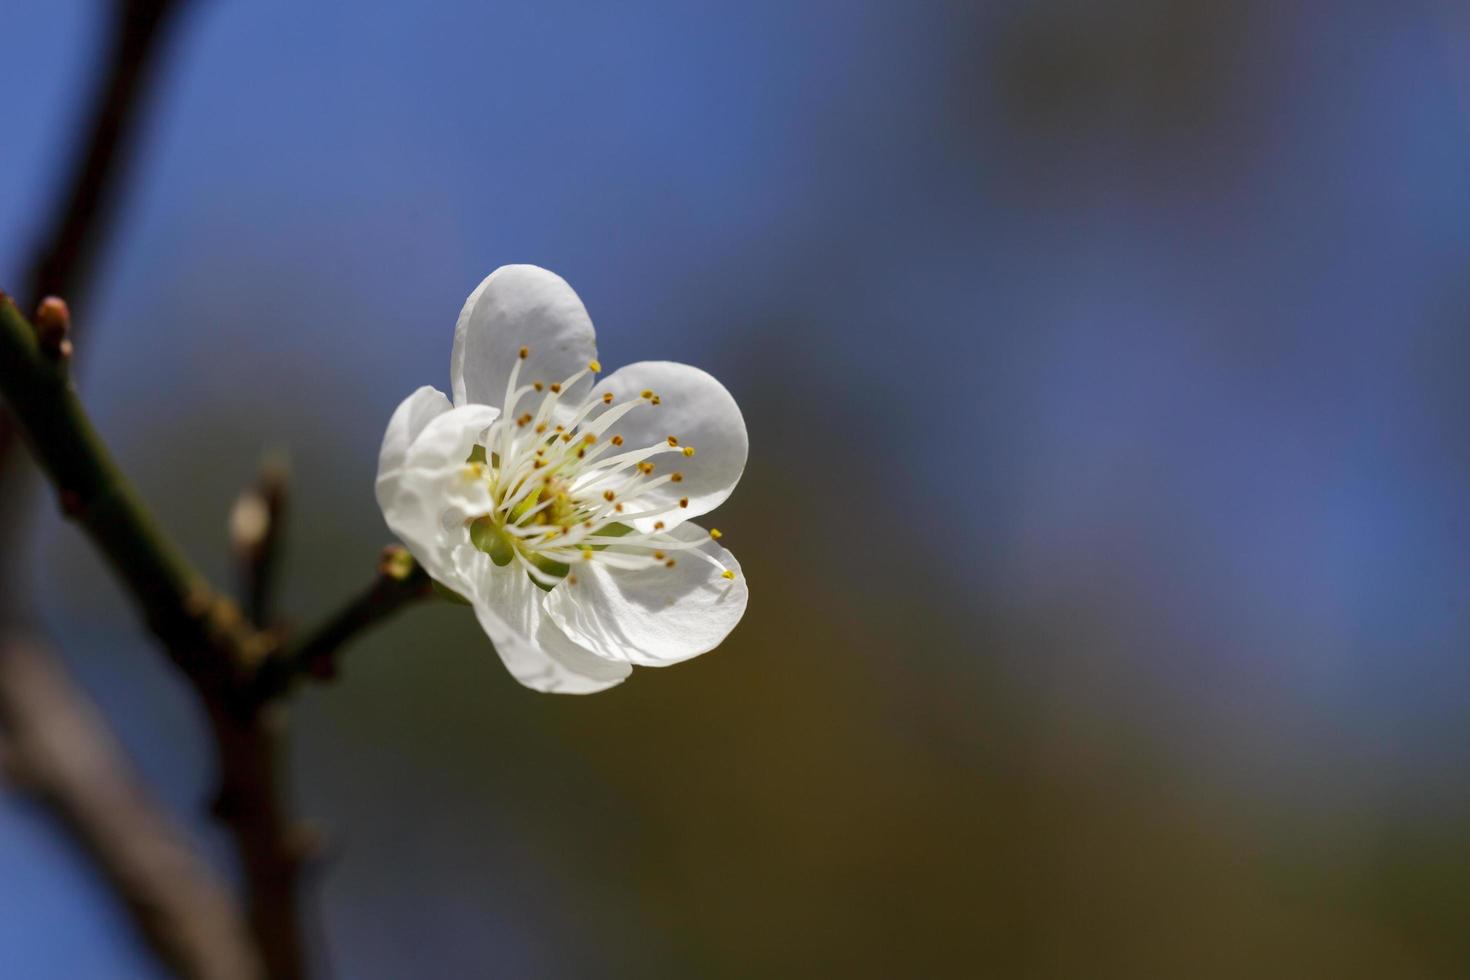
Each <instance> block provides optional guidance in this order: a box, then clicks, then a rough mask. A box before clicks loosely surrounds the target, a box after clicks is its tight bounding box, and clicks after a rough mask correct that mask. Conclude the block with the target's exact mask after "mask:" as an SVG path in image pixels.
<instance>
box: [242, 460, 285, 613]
mask: <svg viewBox="0 0 1470 980" xmlns="http://www.w3.org/2000/svg"><path fill="white" fill-rule="evenodd" d="M289 487H290V469H289V467H288V466H287V465H286V460H285V457H284V456H280V455H272V456H269V457H267V458H266V460H265V462H264V463H263V464H262V466H261V468H260V478H259V479H258V480H256V482H255V485H254V486H252V487H249V488H247V489H246V490H245V491H244V492H242V493H241V494H240V496H239V498H238V499H237V500H236V501H235V506H234V508H233V509H232V510H231V511H230V547H231V548H232V549H233V550H234V552H235V559H236V561H237V562H238V564H239V567H240V573H239V574H240V591H241V593H242V596H241V601H242V602H243V603H244V606H245V615H246V616H247V617H249V619H250V622H252V623H254V624H255V625H256V626H257V627H260V628H262V629H264V628H269V627H270V626H271V625H272V621H273V620H274V619H275V609H274V607H273V605H274V604H273V600H274V599H275V585H276V570H277V567H278V565H279V564H280V553H281V542H282V540H283V539H284V537H285V524H286V503H287V499H288V490H289Z"/></svg>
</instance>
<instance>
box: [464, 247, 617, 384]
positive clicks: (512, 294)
mask: <svg viewBox="0 0 1470 980" xmlns="http://www.w3.org/2000/svg"><path fill="white" fill-rule="evenodd" d="M522 347H525V348H527V349H528V350H529V351H530V356H529V357H528V358H527V359H526V360H525V362H524V363H522V364H521V373H520V377H519V382H518V383H519V384H529V383H531V382H533V381H541V382H544V383H546V384H548V385H550V384H553V383H558V382H561V381H563V380H565V379H567V378H569V377H571V376H572V375H573V374H576V373H577V372H578V371H580V370H582V369H583V368H585V367H586V366H587V362H588V361H591V360H594V359H595V358H596V357H597V338H596V336H595V335H594V333H593V330H592V320H591V318H590V317H588V316H587V309H586V307H584V306H583V305H582V301H581V300H580V299H578V298H577V294H576V293H575V292H573V291H572V287H571V286H568V285H567V284H566V281H565V280H564V279H562V278H561V277H560V276H558V275H557V274H556V273H554V272H548V271H546V270H545V269H542V268H539V267H537V266H534V265H503V266H501V267H500V268H499V269H496V270H495V271H494V272H492V273H490V275H489V276H487V277H486V278H485V281H484V282H482V283H480V285H479V286H478V287H476V289H475V291H474V292H473V293H470V298H469V299H467V300H465V304H464V309H463V310H461V311H460V314H459V322H458V323H457V324H455V327H454V351H453V353H452V354H451V355H450V360H449V374H450V381H451V383H452V385H453V392H454V404H456V405H467V404H471V403H479V404H482V405H494V406H496V407H498V408H503V407H504V406H503V405H501V402H502V401H504V400H505V393H506V392H505V386H506V381H507V380H508V379H509V378H510V372H511V368H512V367H514V366H515V363H516V360H517V359H518V358H519V357H520V350H521V348H522ZM590 384H591V379H590V378H583V379H582V380H581V381H579V382H578V383H577V384H576V385H574V386H573V387H572V388H570V389H568V391H567V392H565V393H564V396H572V397H574V398H575V397H578V396H580V395H581V394H582V393H583V392H585V391H586V390H587V388H588V386H590ZM541 397H542V396H539V395H537V396H535V398H536V400H535V401H533V402H528V403H527V410H529V411H534V410H535V408H536V406H537V405H539V404H540V398H541ZM517 407H518V408H519V407H520V406H519V405H518V406H517Z"/></svg>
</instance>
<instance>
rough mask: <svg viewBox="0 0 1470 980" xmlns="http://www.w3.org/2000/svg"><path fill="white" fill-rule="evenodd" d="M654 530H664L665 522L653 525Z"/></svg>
mask: <svg viewBox="0 0 1470 980" xmlns="http://www.w3.org/2000/svg"><path fill="white" fill-rule="evenodd" d="M653 529H654V530H655V531H662V530H663V529H664V522H663V521H658V522H657V523H655V524H654V525H653Z"/></svg>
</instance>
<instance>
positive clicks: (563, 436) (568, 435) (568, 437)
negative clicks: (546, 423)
mask: <svg viewBox="0 0 1470 980" xmlns="http://www.w3.org/2000/svg"><path fill="white" fill-rule="evenodd" d="M557 428H558V429H560V428H561V426H559V425H558V426H557ZM561 441H562V442H571V441H572V434H571V433H570V432H563V433H562V434H561Z"/></svg>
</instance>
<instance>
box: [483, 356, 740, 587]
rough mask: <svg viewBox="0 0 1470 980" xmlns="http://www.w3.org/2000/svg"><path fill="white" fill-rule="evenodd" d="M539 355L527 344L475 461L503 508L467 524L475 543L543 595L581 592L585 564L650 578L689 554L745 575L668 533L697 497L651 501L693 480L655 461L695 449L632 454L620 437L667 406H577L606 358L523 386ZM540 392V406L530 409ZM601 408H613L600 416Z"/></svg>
mask: <svg viewBox="0 0 1470 980" xmlns="http://www.w3.org/2000/svg"><path fill="white" fill-rule="evenodd" d="M529 354H530V351H529V350H528V349H527V348H525V347H522V348H521V350H520V357H519V359H517V361H516V363H515V365H514V367H512V368H511V373H510V379H509V381H508V382H507V383H506V393H505V400H504V401H503V402H502V405H503V408H502V409H501V415H500V417H499V418H497V419H496V420H495V422H494V423H492V424H491V425H490V427H489V428H488V429H486V430H485V433H484V435H483V438H482V442H481V443H480V444H479V445H477V446H475V448H474V451H473V452H471V454H470V457H469V459H468V460H466V462H465V467H466V469H467V471H468V474H469V475H470V476H472V477H473V478H474V479H478V480H484V481H485V483H486V486H487V488H488V490H489V497H490V502H491V504H490V510H489V512H488V513H485V514H483V515H480V516H479V517H476V518H473V519H471V520H469V521H467V522H466V528H467V530H468V533H469V538H470V541H471V543H473V544H474V546H475V547H476V548H477V549H479V550H480V551H482V552H484V553H485V554H487V555H489V556H490V560H491V561H493V562H494V563H495V564H496V565H500V566H506V565H510V564H511V563H513V562H514V563H516V564H518V565H519V566H521V567H522V568H523V569H524V570H525V572H526V574H527V575H529V576H530V577H531V580H532V581H533V582H535V583H536V584H537V585H539V586H541V587H542V588H543V589H551V588H553V587H554V586H556V585H557V583H558V582H560V581H562V580H563V579H565V580H566V581H567V582H568V583H569V584H573V585H575V584H576V581H577V577H576V573H575V571H574V569H575V567H576V565H577V563H579V562H599V563H601V564H603V565H605V566H606V567H608V568H610V569H620V570H639V569H645V568H654V567H658V566H663V567H665V568H674V567H675V566H676V565H677V563H678V561H679V559H681V558H684V557H686V556H688V557H689V558H691V559H693V560H702V561H706V562H709V563H711V564H713V565H714V566H715V567H717V568H719V569H720V570H721V573H722V574H723V575H724V577H726V578H734V577H735V573H734V572H733V571H732V570H730V569H727V568H725V566H724V565H722V564H720V562H719V561H718V560H716V559H715V558H714V557H713V556H711V555H709V554H707V553H706V552H705V551H703V550H702V549H701V548H700V546H701V545H702V544H703V543H704V539H703V538H697V539H696V540H688V538H689V536H688V535H684V536H678V537H676V536H675V535H674V534H673V533H672V532H671V531H670V530H668V529H666V523H665V522H666V519H668V518H671V517H672V516H673V515H675V514H677V513H678V511H680V510H681V509H683V508H685V507H688V506H689V498H688V497H679V498H678V499H674V498H672V497H671V496H669V495H667V494H666V493H660V494H656V495H655V494H651V491H654V490H656V489H658V488H661V487H664V486H667V485H669V484H677V483H679V482H681V481H682V480H683V479H684V477H683V474H681V473H679V472H678V471H677V470H669V471H668V472H663V471H662V469H661V465H662V463H663V461H662V460H658V461H657V462H656V461H655V460H656V459H658V457H663V456H670V455H672V456H674V457H675V458H676V459H681V458H685V457H689V456H693V455H694V447H693V446H686V445H684V444H683V443H681V442H680V441H679V438H678V436H677V435H669V436H668V437H667V438H665V439H663V440H661V441H659V442H657V443H655V444H653V445H651V446H642V447H629V446H626V445H625V444H624V439H623V437H622V436H621V435H619V434H618V433H617V432H616V430H615V427H616V425H617V423H618V422H619V421H620V420H621V419H622V418H623V417H624V416H625V415H627V414H628V412H630V411H632V410H633V409H635V408H638V407H640V406H642V405H648V406H658V405H659V404H661V402H662V399H661V398H660V397H659V396H658V395H657V394H656V393H654V392H653V391H647V390H646V391H643V392H641V393H640V394H639V395H638V396H637V397H635V398H630V399H628V400H626V401H623V402H621V403H615V398H614V396H613V395H612V393H610V392H608V393H605V394H602V395H591V394H589V395H587V396H585V397H583V398H580V399H574V398H573V397H572V396H570V395H569V392H570V391H571V390H572V389H573V388H574V387H575V386H576V385H577V384H578V383H579V382H580V381H582V379H583V378H585V377H587V376H588V375H589V374H595V373H597V372H598V371H600V370H601V369H602V368H601V365H599V364H598V363H597V362H596V361H591V362H589V363H588V365H587V366H586V367H585V368H583V369H582V370H580V371H578V372H577V373H576V374H574V375H572V376H571V377H569V378H567V379H566V380H564V381H560V382H556V383H552V384H545V383H543V382H541V381H533V382H531V383H530V384H525V385H522V384H520V375H521V366H522V365H523V364H524V363H525V362H526V358H527V357H528V356H529ZM538 395H539V396H540V402H539V405H537V406H536V407H535V409H534V411H532V410H528V409H529V406H530V405H531V404H533V403H535V402H536V397H537V396H538ZM599 407H602V408H603V409H604V410H603V411H602V412H599V413H598V414H597V415H596V416H595V417H593V416H592V412H593V411H595V410H596V409H597V408H599ZM634 522H637V524H636V526H635V523H634ZM670 523H671V522H670ZM639 527H645V528H649V530H639V529H638V528H639ZM710 535H711V536H712V537H718V536H719V532H718V531H711V532H710Z"/></svg>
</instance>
